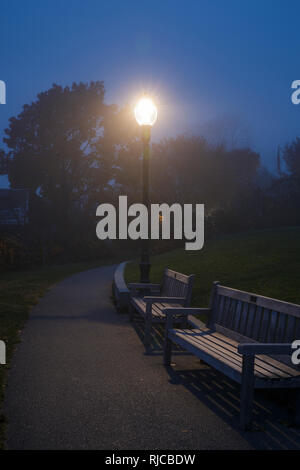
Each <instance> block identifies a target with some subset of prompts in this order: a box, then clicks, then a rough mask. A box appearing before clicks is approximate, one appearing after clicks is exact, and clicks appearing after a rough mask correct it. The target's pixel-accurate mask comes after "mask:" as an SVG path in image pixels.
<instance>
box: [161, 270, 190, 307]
mask: <svg viewBox="0 0 300 470" xmlns="http://www.w3.org/2000/svg"><path fill="white" fill-rule="evenodd" d="M194 277H195V276H194V275H191V276H186V275H185V274H181V273H177V272H176V271H172V269H168V268H166V269H165V271H164V275H163V278H162V282H161V295H162V296H166V297H185V302H184V306H185V307H189V306H190V303H191V296H192V288H193V282H194Z"/></svg>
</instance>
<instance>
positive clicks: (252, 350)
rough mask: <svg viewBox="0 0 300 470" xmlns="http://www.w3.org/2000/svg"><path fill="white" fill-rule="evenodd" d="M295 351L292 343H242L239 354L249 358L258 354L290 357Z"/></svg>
mask: <svg viewBox="0 0 300 470" xmlns="http://www.w3.org/2000/svg"><path fill="white" fill-rule="evenodd" d="M293 351H294V350H293V349H292V344H290V343H242V344H239V345H238V352H239V353H240V354H244V355H248V356H255V355H256V354H275V355H276V354H279V355H281V354H282V355H285V354H288V355H290V354H292V353H293Z"/></svg>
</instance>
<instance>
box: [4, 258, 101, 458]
mask: <svg viewBox="0 0 300 470" xmlns="http://www.w3.org/2000/svg"><path fill="white" fill-rule="evenodd" d="M99 265H100V261H98V262H87V263H72V264H65V265H60V266H47V267H45V268H39V269H32V270H28V271H17V272H9V273H0V339H1V340H3V341H5V343H6V348H7V362H8V364H7V365H5V366H4V365H1V366H0V449H1V448H2V447H3V445H4V429H5V418H4V416H3V414H1V402H2V400H3V396H4V388H5V383H6V374H7V369H8V367H9V361H10V359H11V357H12V354H13V351H14V349H15V346H16V343H17V342H18V341H19V333H20V330H21V329H22V328H23V326H24V324H25V322H26V320H27V318H28V315H29V312H30V310H31V308H32V307H33V306H34V305H35V304H36V303H37V302H38V300H39V298H40V297H41V296H43V295H44V294H45V292H46V291H47V289H49V287H51V286H52V285H53V284H55V283H56V282H58V281H60V280H61V279H63V278H65V277H67V276H70V275H72V274H74V273H76V272H79V271H84V270H86V269H92V268H96V267H98V266H99Z"/></svg>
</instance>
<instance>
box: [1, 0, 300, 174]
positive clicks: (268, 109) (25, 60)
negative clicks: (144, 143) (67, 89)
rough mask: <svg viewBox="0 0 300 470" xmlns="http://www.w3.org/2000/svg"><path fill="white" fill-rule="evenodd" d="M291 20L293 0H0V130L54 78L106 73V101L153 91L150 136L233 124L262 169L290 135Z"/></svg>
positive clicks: (297, 112) (293, 109)
mask: <svg viewBox="0 0 300 470" xmlns="http://www.w3.org/2000/svg"><path fill="white" fill-rule="evenodd" d="M299 28H300V3H299V1H293V0H289V1H283V0H280V1H279V0H277V1H276V0H260V1H256V0H243V1H241V0H237V1H236V0H226V1H225V0H198V1H189V0H186V1H176V0H172V1H171V0H167V1H165V0H160V1H154V0H152V1H149V0H147V1H142V0H139V1H126V0H123V1H114V0H109V1H108V0H107V1H101V0H85V1H82V0H80V1H79V0H60V1H57V0H52V1H48V0H43V1H41V0H39V1H34V0H27V1H26V2H25V1H23V0H22V1H16V0H15V1H14V0H10V1H7V0H1V3H0V51H1V54H0V61H1V62H0V64H1V66H0V79H2V80H5V82H6V84H7V104H6V105H1V106H0V135H3V129H4V128H5V127H6V126H7V122H8V118H9V117H10V116H13V115H16V114H17V113H19V112H20V111H21V107H22V105H23V104H24V103H30V102H31V101H32V100H34V99H35V97H36V94H37V93H38V92H39V91H42V90H45V89H47V88H49V87H51V85H52V84H53V83H54V82H55V83H59V84H62V85H66V84H71V83H72V81H80V80H82V81H89V80H104V82H105V87H106V90H107V94H106V101H107V102H109V103H111V102H114V103H117V104H120V105H121V104H124V103H125V102H129V103H133V102H134V100H135V98H136V97H137V96H138V95H139V93H140V92H142V91H144V90H146V91H148V92H150V93H152V94H153V95H154V97H155V99H156V101H157V103H158V106H159V120H158V122H157V124H156V126H155V128H154V129H153V134H154V138H157V139H158V138H161V137H168V136H170V135H176V134H178V133H182V132H187V133H197V132H199V131H200V130H201V129H203V128H204V129H207V128H209V126H207V123H208V122H212V121H213V122H214V121H217V122H225V121H228V122H230V123H232V122H233V123H236V122H239V124H238V126H240V127H241V128H243V129H246V132H245V133H244V131H243V135H244V137H243V138H244V140H245V139H246V141H247V143H249V144H250V145H251V146H252V147H253V148H254V149H255V150H257V151H258V152H260V153H261V155H262V159H263V162H264V163H265V164H267V165H268V166H269V167H270V168H271V169H272V168H274V166H275V154H276V147H277V145H278V144H284V143H285V142H286V141H289V140H291V139H293V138H294V137H295V136H296V135H297V134H298V135H300V105H299V106H295V105H293V104H292V103H291V100H290V96H291V89H290V87H291V83H292V81H293V80H296V79H300V34H299ZM235 125H236V124H234V125H233V126H235ZM245 136H246V137H245Z"/></svg>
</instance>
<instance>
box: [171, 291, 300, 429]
mask: <svg viewBox="0 0 300 470" xmlns="http://www.w3.org/2000/svg"><path fill="white" fill-rule="evenodd" d="M163 313H164V314H165V315H166V316H167V325H166V336H165V345H164V363H165V365H167V366H169V365H170V363H171V352H172V342H174V343H176V344H178V345H180V346H181V347H182V348H184V349H185V350H186V351H188V352H190V353H192V354H194V355H196V356H197V357H199V358H200V359H202V360H203V361H204V362H206V363H207V364H209V365H211V366H212V367H214V368H215V369H217V370H218V371H220V372H222V373H223V374H225V375H227V376H228V377H230V378H231V379H232V380H234V381H236V382H238V383H240V384H241V408H240V424H241V427H242V429H250V428H251V425H252V402H253V395H254V389H255V388H264V389H265V388H282V389H283V388H296V389H298V390H297V392H296V417H295V421H296V423H297V424H300V393H299V390H300V368H299V366H296V365H293V363H292V361H291V357H290V355H291V354H292V353H293V352H294V349H292V342H293V341H294V340H297V339H298V340H299V339H300V306H299V305H295V304H291V303H288V302H283V301H280V300H275V299H271V298H269V297H263V296H261V295H256V294H251V293H249V292H243V291H240V290H237V289H231V288H229V287H225V286H222V285H220V284H219V283H218V282H215V283H214V285H213V288H212V292H211V298H210V307H209V308H206V309H203V308H196V309H194V308H188V309H182V308H167V309H165V310H164V312H163ZM183 314H185V315H186V316H188V315H193V316H194V315H201V314H206V315H207V318H208V321H207V323H206V324H204V323H202V322H201V321H200V320H198V319H196V318H195V317H189V323H191V324H192V328H191V329H174V328H173V325H174V321H176V316H177V315H179V316H180V317H182V315H183Z"/></svg>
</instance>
